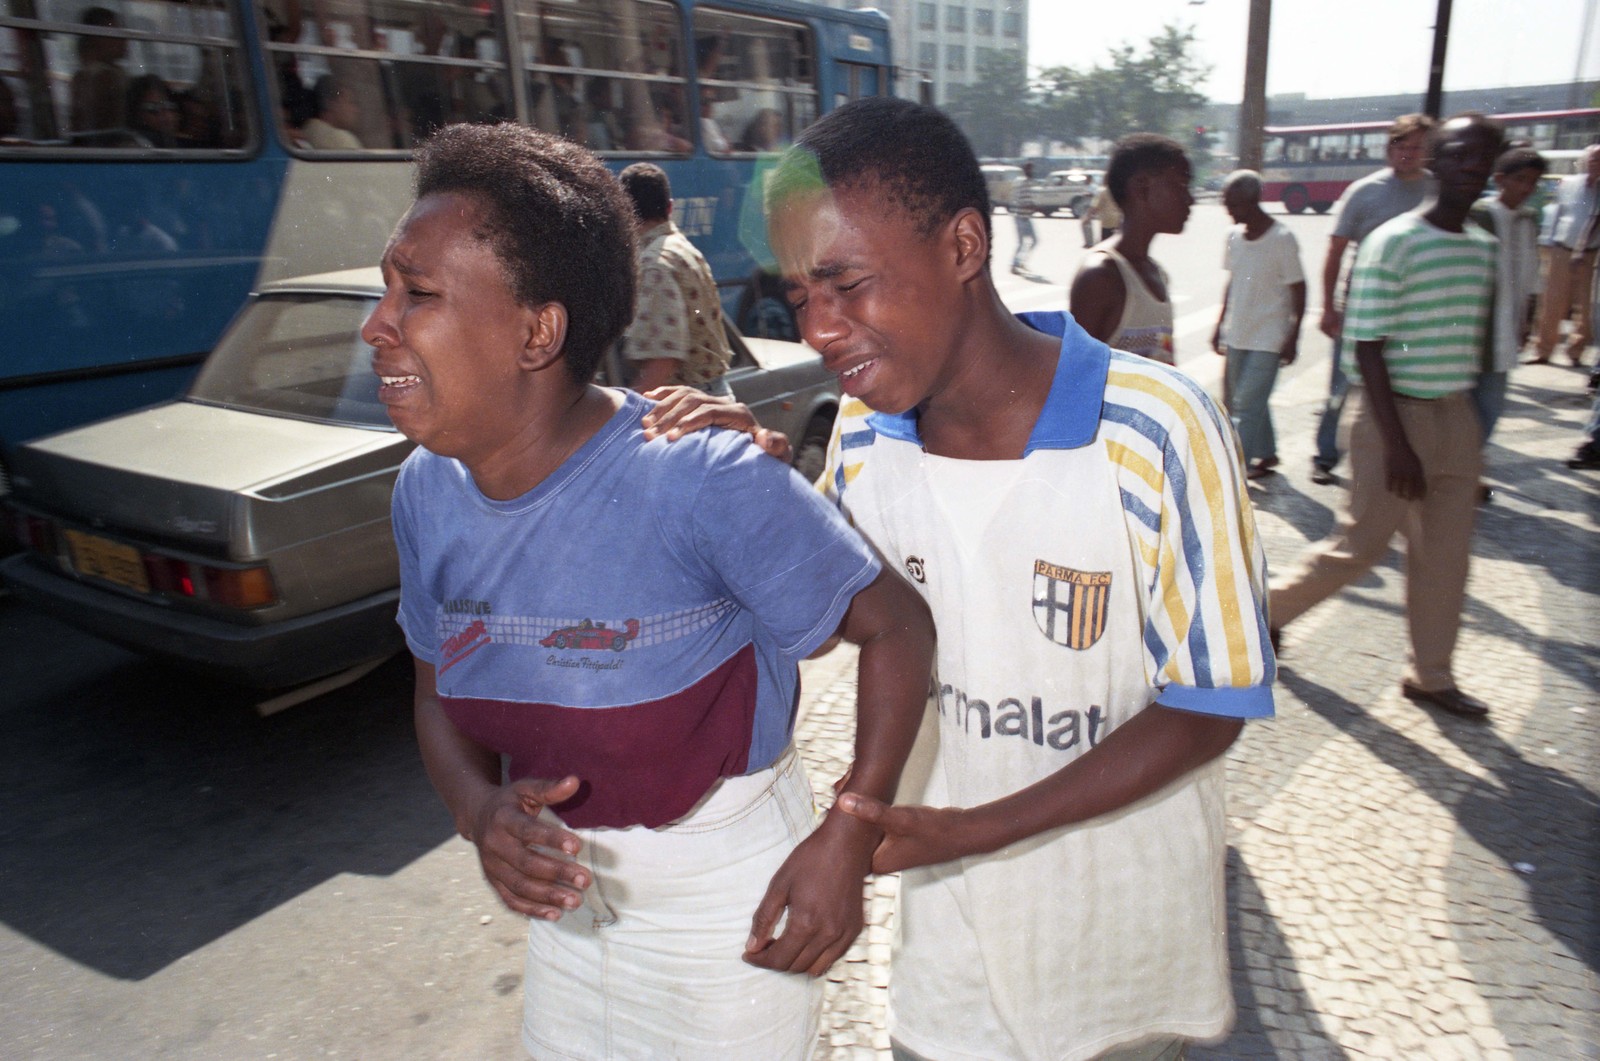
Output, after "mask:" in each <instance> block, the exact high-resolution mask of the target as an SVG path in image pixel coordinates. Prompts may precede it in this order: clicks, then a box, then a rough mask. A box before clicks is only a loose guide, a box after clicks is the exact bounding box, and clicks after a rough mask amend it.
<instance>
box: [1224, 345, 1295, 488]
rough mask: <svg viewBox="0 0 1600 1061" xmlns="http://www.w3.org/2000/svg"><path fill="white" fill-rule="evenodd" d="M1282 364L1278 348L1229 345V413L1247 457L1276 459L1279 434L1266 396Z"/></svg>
mask: <svg viewBox="0 0 1600 1061" xmlns="http://www.w3.org/2000/svg"><path fill="white" fill-rule="evenodd" d="M1280 364H1282V362H1281V361H1280V360H1279V357H1278V353H1277V351H1275V350H1236V349H1234V348H1233V347H1231V346H1230V347H1228V367H1227V373H1228V414H1229V415H1230V416H1231V417H1232V418H1233V427H1234V430H1235V431H1238V432H1239V444H1240V445H1242V446H1243V447H1244V457H1245V460H1248V461H1259V460H1266V459H1268V458H1273V459H1276V458H1277V456H1278V436H1277V434H1276V433H1275V432H1274V431H1273V430H1272V410H1271V409H1269V408H1268V406H1267V399H1269V398H1270V397H1272V385H1273V384H1274V383H1276V382H1277V380H1278V366H1279V365H1280Z"/></svg>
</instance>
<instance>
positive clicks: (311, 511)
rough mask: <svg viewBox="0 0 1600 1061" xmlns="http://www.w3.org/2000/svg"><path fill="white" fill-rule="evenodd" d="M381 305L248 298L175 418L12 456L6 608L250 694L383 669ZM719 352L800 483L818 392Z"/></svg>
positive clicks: (820, 420)
mask: <svg viewBox="0 0 1600 1061" xmlns="http://www.w3.org/2000/svg"><path fill="white" fill-rule="evenodd" d="M382 291H383V286H382V280H381V278H380V277H379V274H378V270H377V269H375V268H374V269H360V270H351V271H348V272H341V273H329V274H323V275H319V276H310V277H302V278H298V279H293V280H284V281H279V282H276V283H273V284H271V285H268V286H266V287H264V288H263V289H262V290H261V291H259V292H258V293H257V294H256V295H254V296H253V297H252V299H251V301H250V302H249V303H248V304H247V305H246V307H245V308H244V310H243V311H242V312H241V313H240V315H239V316H238V317H237V318H236V319H235V321H234V323H233V325H232V326H231V327H230V328H229V330H228V332H227V334H226V335H224V337H223V338H222V340H221V341H220V342H219V343H218V346H217V348H216V350H215V351H214V352H213V353H212V354H211V355H210V357H208V358H207V359H206V362H205V364H204V365H203V366H202V367H201V369H200V372H199V374H198V376H197V377H196V379H195V381H194V384H193V386H192V387H191V388H190V389H189V391H188V393H187V394H185V395H184V396H183V397H182V398H181V399H179V400H176V401H172V402H167V403H165V404H161V405H157V406H153V407H151V408H148V409H143V410H139V411H136V412H133V413H128V414H126V415H123V416H118V417H114V418H112V419H109V420H104V421H101V422H99V423H95V424H90V425H88V426H86V427H80V428H75V429H72V430H69V431H64V432H61V433H59V434H56V435H51V436H48V437H45V438H42V439H38V440H35V441H33V442H30V443H27V444H25V445H23V446H21V447H19V449H18V450H17V452H16V460H15V464H14V467H13V482H12V488H13V492H12V494H11V495H10V496H9V497H8V498H6V503H7V507H8V508H9V509H10V514H11V516H12V523H13V527H14V530H15V532H16V534H17V536H18V537H19V539H20V540H21V542H22V543H23V545H24V546H25V550H24V551H23V552H22V553H20V554H18V555H15V556H12V557H10V558H8V559H6V560H5V561H4V562H3V563H0V575H3V576H4V579H5V581H6V583H7V585H9V586H10V588H11V589H12V591H13V593H14V594H15V596H16V598H17V599H18V600H20V601H22V602H24V603H26V604H28V605H31V606H34V607H37V608H39V609H42V610H44V611H46V612H49V613H51V614H52V615H54V616H55V617H57V618H58V619H61V620H62V621H64V622H66V623H68V624H71V625H73V626H76V627H78V628H80V629H83V630H86V631H88V632H89V633H92V634H95V635H97V636H99V637H102V638H104V639H105V640H108V641H112V642H114V643H117V644H120V645H123V646H125V647H128V648H132V649H134V650H136V651H139V652H143V653H146V654H149V655H152V656H156V657H160V658H163V659H167V660H169V661H173V662H177V663H179V664H183V665H186V666H189V667H192V668H196V669H198V670H201V671H205V672H209V673H210V674H212V675H215V676H217V677H220V678H224V679H227V680H231V681H237V682H242V683H245V684H249V685H253V686H257V687H260V688H272V689H276V688H284V687H289V686H296V685H302V684H304V683H307V682H311V681H315V680H317V679H321V678H325V677H327V676H330V675H334V674H337V673H340V672H343V671H347V670H349V669H351V668H353V667H357V666H359V665H362V664H364V663H369V662H371V661H373V660H378V659H382V658H384V657H385V656H387V655H389V654H391V653H393V652H395V651H396V650H398V649H399V647H400V646H401V643H402V642H401V637H400V631H399V628H398V626H396V624H395V611H396V607H397V603H398V599H399V591H398V582H399V575H398V565H397V560H396V556H395V546H394V539H393V536H392V534H391V531H390V526H389V498H390V493H391V491H392V490H393V487H394V480H395V474H396V473H397V472H398V470H399V468H400V463H401V462H402V461H403V460H405V458H406V455H407V454H409V453H410V452H411V450H412V448H413V444H412V443H411V442H410V441H408V440H407V439H405V438H404V437H403V436H401V435H400V434H399V433H398V432H397V431H395V429H394V427H393V426H392V425H391V424H390V423H389V418H388V416H387V414H386V413H385V412H384V408H383V406H382V405H381V404H380V403H379V402H378V399H377V379H376V377H375V376H374V375H373V373H372V368H371V349H370V348H369V347H368V346H367V345H366V344H365V343H363V342H362V341H361V338H360V335H359V331H360V327H361V323H362V321H364V320H365V319H366V317H367V315H368V313H370V312H371V310H372V307H373V305H374V304H375V303H376V301H377V299H378V298H379V296H380V295H381V294H382ZM729 338H730V341H731V343H732V345H733V348H734V353H735V361H734V365H733V368H732V370H731V372H730V373H729V375H728V377H727V378H728V382H729V384H730V385H731V387H732V389H733V392H734V395H735V396H736V397H737V398H738V399H739V400H740V401H743V402H744V403H745V404H747V405H749V406H750V407H751V409H752V410H753V411H754V413H755V415H756V417H757V418H758V419H759V420H760V422H761V423H762V424H764V425H766V426H768V427H773V428H777V429H779V430H781V431H784V432H785V433H786V434H788V435H789V437H790V438H791V439H792V440H794V452H795V462H796V465H797V466H798V469H799V470H800V472H801V473H802V474H804V475H807V476H808V477H810V478H814V477H815V476H816V475H817V474H818V473H819V472H820V470H821V465H822V460H823V455H824V451H825V448H826V445H827V440H828V435H829V432H830V431H831V429H832V425H833V418H834V414H835V413H836V412H837V410H838V404H839V389H838V383H837V381H836V380H835V379H834V378H833V377H832V376H831V375H830V374H829V373H828V372H827V371H826V370H824V369H823V367H822V363H821V359H820V358H818V357H817V355H816V353H815V352H814V351H812V350H811V349H810V348H808V347H805V346H803V345H801V344H799V343H793V342H782V341H777V340H765V339H749V340H746V339H744V338H743V337H742V336H740V335H739V334H738V333H737V332H736V331H734V330H733V329H732V328H731V327H730V329H729ZM614 371H615V361H614V360H613V361H612V362H611V363H610V365H609V366H608V367H607V368H603V369H602V372H601V380H600V381H601V382H607V378H606V377H607V376H608V374H610V373H613V372H614Z"/></svg>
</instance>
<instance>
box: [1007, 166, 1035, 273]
mask: <svg viewBox="0 0 1600 1061" xmlns="http://www.w3.org/2000/svg"><path fill="white" fill-rule="evenodd" d="M1011 195H1012V198H1011V216H1012V217H1014V218H1016V219H1017V249H1016V252H1015V253H1014V254H1012V256H1011V271H1012V272H1013V273H1015V274H1017V275H1018V276H1026V275H1028V257H1029V256H1030V255H1031V254H1033V248H1034V247H1036V246H1038V243H1039V237H1038V236H1037V235H1035V234H1034V231H1033V163H1032V162H1024V163H1023V164H1022V179H1021V180H1019V181H1018V182H1017V186H1016V188H1015V189H1014V190H1013V191H1012V193H1011Z"/></svg>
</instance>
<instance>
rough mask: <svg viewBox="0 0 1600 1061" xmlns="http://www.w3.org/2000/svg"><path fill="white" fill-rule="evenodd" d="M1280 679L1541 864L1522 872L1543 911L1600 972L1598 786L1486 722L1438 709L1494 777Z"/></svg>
mask: <svg viewBox="0 0 1600 1061" xmlns="http://www.w3.org/2000/svg"><path fill="white" fill-rule="evenodd" d="M1279 681H1280V682H1281V683H1282V684H1283V685H1284V686H1285V687H1286V688H1288V689H1289V690H1290V691H1291V692H1292V693H1293V694H1294V695H1295V696H1296V697H1298V698H1299V699H1300V700H1301V702H1302V703H1304V704H1305V705H1306V706H1307V707H1309V708H1310V709H1311V710H1313V711H1315V712H1316V713H1317V714H1318V715H1321V716H1322V717H1323V718H1324V719H1326V720H1327V721H1328V722H1330V723H1332V724H1333V725H1335V726H1338V727H1339V728H1340V729H1341V730H1343V731H1344V732H1345V733H1347V734H1349V735H1350V736H1351V737H1353V738H1355V739H1356V740H1359V741H1360V742H1361V743H1362V745H1363V746H1365V747H1366V749H1367V750H1368V751H1369V752H1370V753H1371V754H1372V755H1373V756H1374V757H1376V758H1377V759H1378V760H1380V761H1381V762H1383V763H1385V764H1387V765H1389V766H1390V767H1392V768H1394V769H1395V770H1398V771H1401V772H1403V773H1404V774H1405V775H1406V776H1407V777H1410V778H1411V779H1412V780H1413V781H1414V782H1415V783H1416V785H1417V786H1418V788H1420V789H1421V790H1422V791H1423V792H1425V793H1426V794H1427V795H1428V796H1430V797H1431V798H1433V799H1435V800H1437V801H1438V802H1439V803H1440V805H1441V806H1444V807H1445V808H1447V809H1449V810H1450V811H1451V812H1452V813H1453V814H1454V815H1455V818H1456V821H1457V822H1458V823H1459V824H1460V827H1461V828H1462V829H1463V830H1465V831H1466V833H1467V834H1468V835H1470V836H1471V837H1472V838H1473V839H1474V840H1476V841H1477V842H1478V843H1479V844H1480V845H1482V846H1483V847H1484V848H1485V849H1486V850H1488V851H1489V852H1491V853H1493V854H1494V855H1495V856H1496V857H1498V858H1499V859H1501V860H1502V862H1503V864H1504V865H1505V866H1506V867H1508V868H1509V867H1512V866H1515V865H1516V864H1518V863H1527V864H1530V865H1533V866H1534V867H1536V869H1535V872H1534V873H1532V874H1530V875H1527V876H1525V877H1523V878H1522V879H1523V881H1524V882H1525V886H1526V888H1527V891H1528V903H1529V905H1530V907H1531V908H1532V910H1533V912H1534V914H1535V916H1537V917H1538V919H1539V922H1540V923H1541V924H1542V925H1543V926H1544V928H1545V930H1546V931H1547V932H1549V933H1550V934H1551V935H1552V936H1554V937H1555V938H1556V939H1558V940H1559V941H1560V942H1561V943H1562V945H1563V946H1564V947H1566V948H1567V949H1568V950H1569V951H1570V952H1571V953H1573V954H1574V955H1576V956H1577V957H1578V959H1579V960H1580V961H1582V962H1583V963H1584V964H1585V965H1587V966H1588V967H1589V968H1590V969H1592V970H1596V971H1600V913H1597V907H1600V872H1597V869H1596V867H1594V866H1592V865H1589V864H1587V859H1588V858H1589V857H1590V855H1591V854H1592V852H1593V851H1594V850H1595V848H1596V843H1595V829H1596V824H1595V823H1596V821H1597V820H1600V799H1597V798H1596V796H1595V793H1593V792H1591V791H1589V790H1588V789H1587V788H1585V787H1584V786H1583V785H1581V784H1579V783H1578V782H1576V781H1574V780H1573V779H1572V778H1569V777H1567V776H1566V775H1564V774H1562V773H1561V772H1560V771H1558V770H1552V769H1550V768H1548V767H1545V766H1541V765H1540V764H1538V763H1534V762H1529V761H1528V760H1527V759H1526V758H1524V757H1523V755H1522V754H1521V753H1520V752H1519V751H1518V750H1517V749H1516V748H1514V747H1512V746H1511V745H1510V744H1508V743H1506V741H1505V740H1504V738H1502V737H1501V736H1500V735H1499V734H1498V733H1497V732H1495V730H1494V729H1493V728H1491V727H1488V726H1484V725H1482V724H1480V723H1476V722H1471V721H1467V720H1465V719H1457V718H1453V717H1445V716H1435V721H1436V723H1437V724H1438V726H1439V729H1440V731H1441V732H1442V733H1443V734H1444V735H1445V736H1446V737H1447V738H1449V739H1450V740H1451V741H1452V742H1454V743H1455V744H1456V745H1457V746H1459V747H1460V748H1461V749H1462V750H1463V751H1465V752H1466V753H1467V754H1469V755H1471V756H1472V757H1473V758H1474V759H1476V760H1477V761H1478V762H1479V763H1481V764H1483V766H1484V767H1485V768H1486V769H1487V770H1488V771H1489V773H1490V775H1491V779H1489V780H1484V779H1480V778H1477V777H1474V776H1473V775H1471V774H1469V773H1467V772H1465V771H1462V770H1459V769H1457V768H1455V767H1454V766H1452V765H1450V764H1449V763H1447V762H1445V761H1444V760H1443V759H1441V758H1439V756H1437V755H1435V754H1434V753H1433V752H1431V751H1429V750H1428V749H1427V748H1425V747H1423V746H1422V745H1420V744H1418V743H1417V742H1416V741H1414V740H1412V739H1411V738H1410V737H1408V736H1406V735H1405V734H1403V733H1401V732H1399V731H1398V730H1396V729H1394V728H1393V727H1392V726H1389V725H1387V724H1385V723H1384V722H1382V721H1380V720H1378V719H1376V718H1374V717H1373V716H1372V715H1371V714H1369V713H1367V712H1366V711H1364V710H1362V709H1361V708H1360V706H1359V705H1357V704H1355V703H1352V702H1351V701H1349V700H1347V699H1345V698H1344V697H1343V696H1341V695H1340V694H1339V693H1338V692H1336V691H1335V690H1333V689H1330V688H1328V687H1327V686H1324V685H1319V684H1317V683H1316V682H1313V681H1311V680H1310V679H1308V678H1305V677H1303V676H1301V675H1299V674H1297V673H1295V672H1294V671H1293V670H1292V669H1288V668H1285V669H1283V670H1280V671H1279ZM1541 866H1542V867H1543V868H1539V867H1541ZM1456 901H1459V896H1457V897H1456Z"/></svg>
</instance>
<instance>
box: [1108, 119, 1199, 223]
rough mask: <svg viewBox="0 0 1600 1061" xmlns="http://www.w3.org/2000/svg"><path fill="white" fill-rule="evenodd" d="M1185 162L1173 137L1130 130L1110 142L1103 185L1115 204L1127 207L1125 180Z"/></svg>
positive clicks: (1180, 146)
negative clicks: (1109, 159)
mask: <svg viewBox="0 0 1600 1061" xmlns="http://www.w3.org/2000/svg"><path fill="white" fill-rule="evenodd" d="M1187 165H1189V156H1188V155H1187V154H1186V153H1185V152H1184V150H1183V145H1182V144H1180V143H1178V142H1177V141H1176V140H1173V139H1171V138H1170V137H1166V136H1159V135H1157V134H1155V133H1129V134H1128V135H1127V136H1124V137H1123V138H1122V139H1121V140H1118V141H1117V142H1116V143H1115V144H1113V145H1111V161H1110V162H1109V163H1108V164H1107V165H1106V187H1107V188H1108V189H1109V190H1110V192H1111V198H1113V199H1115V200H1116V201H1117V205H1118V206H1120V207H1122V208H1123V209H1127V197H1128V182H1129V181H1131V180H1133V178H1134V177H1136V176H1138V175H1139V174H1141V173H1159V172H1161V171H1163V170H1166V169H1170V168H1173V167H1177V166H1187Z"/></svg>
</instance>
